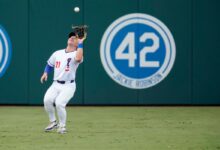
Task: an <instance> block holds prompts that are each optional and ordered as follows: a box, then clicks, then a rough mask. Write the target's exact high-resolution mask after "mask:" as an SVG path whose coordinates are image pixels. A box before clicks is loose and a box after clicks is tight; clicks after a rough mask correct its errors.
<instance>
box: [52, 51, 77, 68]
mask: <svg viewBox="0 0 220 150" xmlns="http://www.w3.org/2000/svg"><path fill="white" fill-rule="evenodd" d="M73 59H74V55H73V54H66V55H63V56H57V57H56V58H55V68H56V69H59V68H64V67H70V66H72V65H73V62H74V60H73Z"/></svg>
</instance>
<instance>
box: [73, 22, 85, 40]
mask: <svg viewBox="0 0 220 150" xmlns="http://www.w3.org/2000/svg"><path fill="white" fill-rule="evenodd" d="M72 29H73V32H74V33H75V34H76V35H77V36H78V38H80V39H82V38H84V37H85V36H86V34H87V29H88V26H87V25H82V26H73V27H72Z"/></svg>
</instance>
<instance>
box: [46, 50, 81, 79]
mask: <svg viewBox="0 0 220 150" xmlns="http://www.w3.org/2000/svg"><path fill="white" fill-rule="evenodd" d="M75 57H76V51H73V52H66V50H65V49H62V50H58V51H55V52H54V53H53V54H52V55H51V56H50V58H49V60H48V61H47V63H48V65H50V66H51V67H54V77H53V80H55V81H56V80H59V81H71V80H75V76H76V70H77V68H78V66H79V64H80V63H82V61H83V60H81V62H77V61H76V60H75Z"/></svg>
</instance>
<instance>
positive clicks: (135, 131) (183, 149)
mask: <svg viewBox="0 0 220 150" xmlns="http://www.w3.org/2000/svg"><path fill="white" fill-rule="evenodd" d="M67 111H68V122H67V129H68V133H67V134H64V135H60V134H58V133H56V132H55V131H54V132H52V133H44V130H43V129H44V127H45V126H46V125H47V124H48V120H47V116H46V113H45V112H44V109H43V107H0V120H1V122H0V150H220V107H67Z"/></svg>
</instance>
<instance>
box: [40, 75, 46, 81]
mask: <svg viewBox="0 0 220 150" xmlns="http://www.w3.org/2000/svg"><path fill="white" fill-rule="evenodd" d="M44 81H47V73H44V74H43V75H42V76H41V78H40V82H41V83H44Z"/></svg>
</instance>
